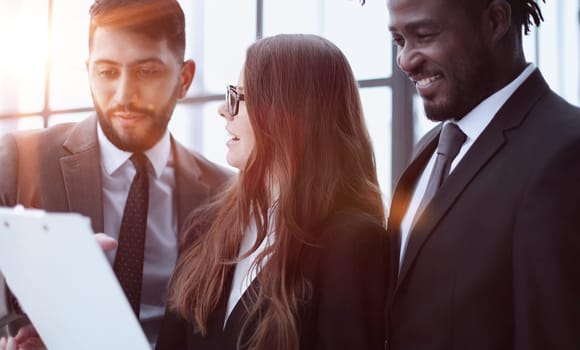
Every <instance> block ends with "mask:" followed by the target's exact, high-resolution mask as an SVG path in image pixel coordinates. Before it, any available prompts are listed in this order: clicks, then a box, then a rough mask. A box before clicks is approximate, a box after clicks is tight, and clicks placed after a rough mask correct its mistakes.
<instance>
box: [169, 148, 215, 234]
mask: <svg viewBox="0 0 580 350" xmlns="http://www.w3.org/2000/svg"><path fill="white" fill-rule="evenodd" d="M171 145H172V148H173V154H174V155H175V190H174V191H175V198H176V201H177V202H176V203H177V224H178V232H181V231H182V228H183V225H184V223H185V220H186V219H187V217H188V215H189V214H190V213H191V211H192V210H193V209H195V208H196V207H197V206H198V205H199V203H203V201H205V200H206V199H207V197H208V196H209V194H210V188H209V187H208V186H207V184H206V183H205V182H203V181H201V177H202V171H201V169H200V167H199V165H198V163H197V159H196V158H195V156H194V155H193V154H192V153H191V152H189V151H188V150H187V149H186V148H185V147H183V146H182V145H180V144H179V143H178V142H176V141H175V140H174V139H173V137H171Z"/></svg>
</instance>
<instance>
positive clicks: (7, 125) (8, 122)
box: [0, 116, 44, 136]
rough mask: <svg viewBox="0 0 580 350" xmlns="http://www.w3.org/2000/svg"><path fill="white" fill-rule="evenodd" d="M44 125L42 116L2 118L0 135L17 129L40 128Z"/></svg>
mask: <svg viewBox="0 0 580 350" xmlns="http://www.w3.org/2000/svg"><path fill="white" fill-rule="evenodd" d="M43 126H44V121H43V119H42V117H41V116H31V117H20V118H10V119H1V120H0V136H2V135H4V134H6V133H9V132H13V131H15V130H31V129H40V128H42V127H43Z"/></svg>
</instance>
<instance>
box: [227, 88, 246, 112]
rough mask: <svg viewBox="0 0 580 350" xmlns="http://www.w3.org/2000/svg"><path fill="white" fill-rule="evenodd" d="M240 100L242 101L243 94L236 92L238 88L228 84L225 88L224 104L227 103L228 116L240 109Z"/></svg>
mask: <svg viewBox="0 0 580 350" xmlns="http://www.w3.org/2000/svg"><path fill="white" fill-rule="evenodd" d="M240 101H244V94H240V93H239V92H238V88H236V87H235V86H233V85H228V87H227V88H226V104H227V105H228V113H229V114H230V116H232V117H233V116H235V115H236V114H238V111H239V110H240Z"/></svg>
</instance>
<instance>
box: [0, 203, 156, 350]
mask: <svg viewBox="0 0 580 350" xmlns="http://www.w3.org/2000/svg"><path fill="white" fill-rule="evenodd" d="M0 271H2V274H4V277H5V278H6V281H7V284H8V286H9V287H10V289H11V290H12V292H13V293H14V295H16V297H17V298H18V301H19V303H20V306H21V307H22V309H23V310H24V311H25V312H26V314H27V315H28V317H29V318H30V320H31V321H32V323H33V324H34V326H35V327H36V330H37V331H38V333H39V334H40V336H41V337H42V339H43V341H44V343H45V345H46V346H47V347H48V349H49V350H79V349H84V350H103V349H107V350H114V349H119V350H121V349H122V350H126V349H132V350H150V349H151V348H150V345H149V344H148V342H147V338H146V337H145V335H144V333H143V330H142V329H141V326H140V324H139V321H138V320H137V318H136V317H135V315H134V313H133V311H132V309H131V306H130V305H129V302H128V301H127V298H126V297H125V295H124V293H123V291H122V289H121V286H120V285H119V283H118V281H117V279H116V277H115V275H114V273H113V271H112V268H111V266H110V264H109V262H108V261H107V259H106V257H105V254H104V253H103V251H102V250H101V248H100V246H99V245H98V243H97V242H96V240H95V239H94V237H93V232H92V228H91V224H90V220H89V218H87V217H84V216H82V215H80V214H75V213H47V212H44V211H42V210H36V209H23V208H21V207H16V208H0Z"/></svg>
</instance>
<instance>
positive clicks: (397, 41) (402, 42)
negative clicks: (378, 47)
mask: <svg viewBox="0 0 580 350" xmlns="http://www.w3.org/2000/svg"><path fill="white" fill-rule="evenodd" d="M393 43H394V44H395V45H397V46H398V47H403V45H405V40H404V39H403V38H401V37H398V36H395V37H393Z"/></svg>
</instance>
